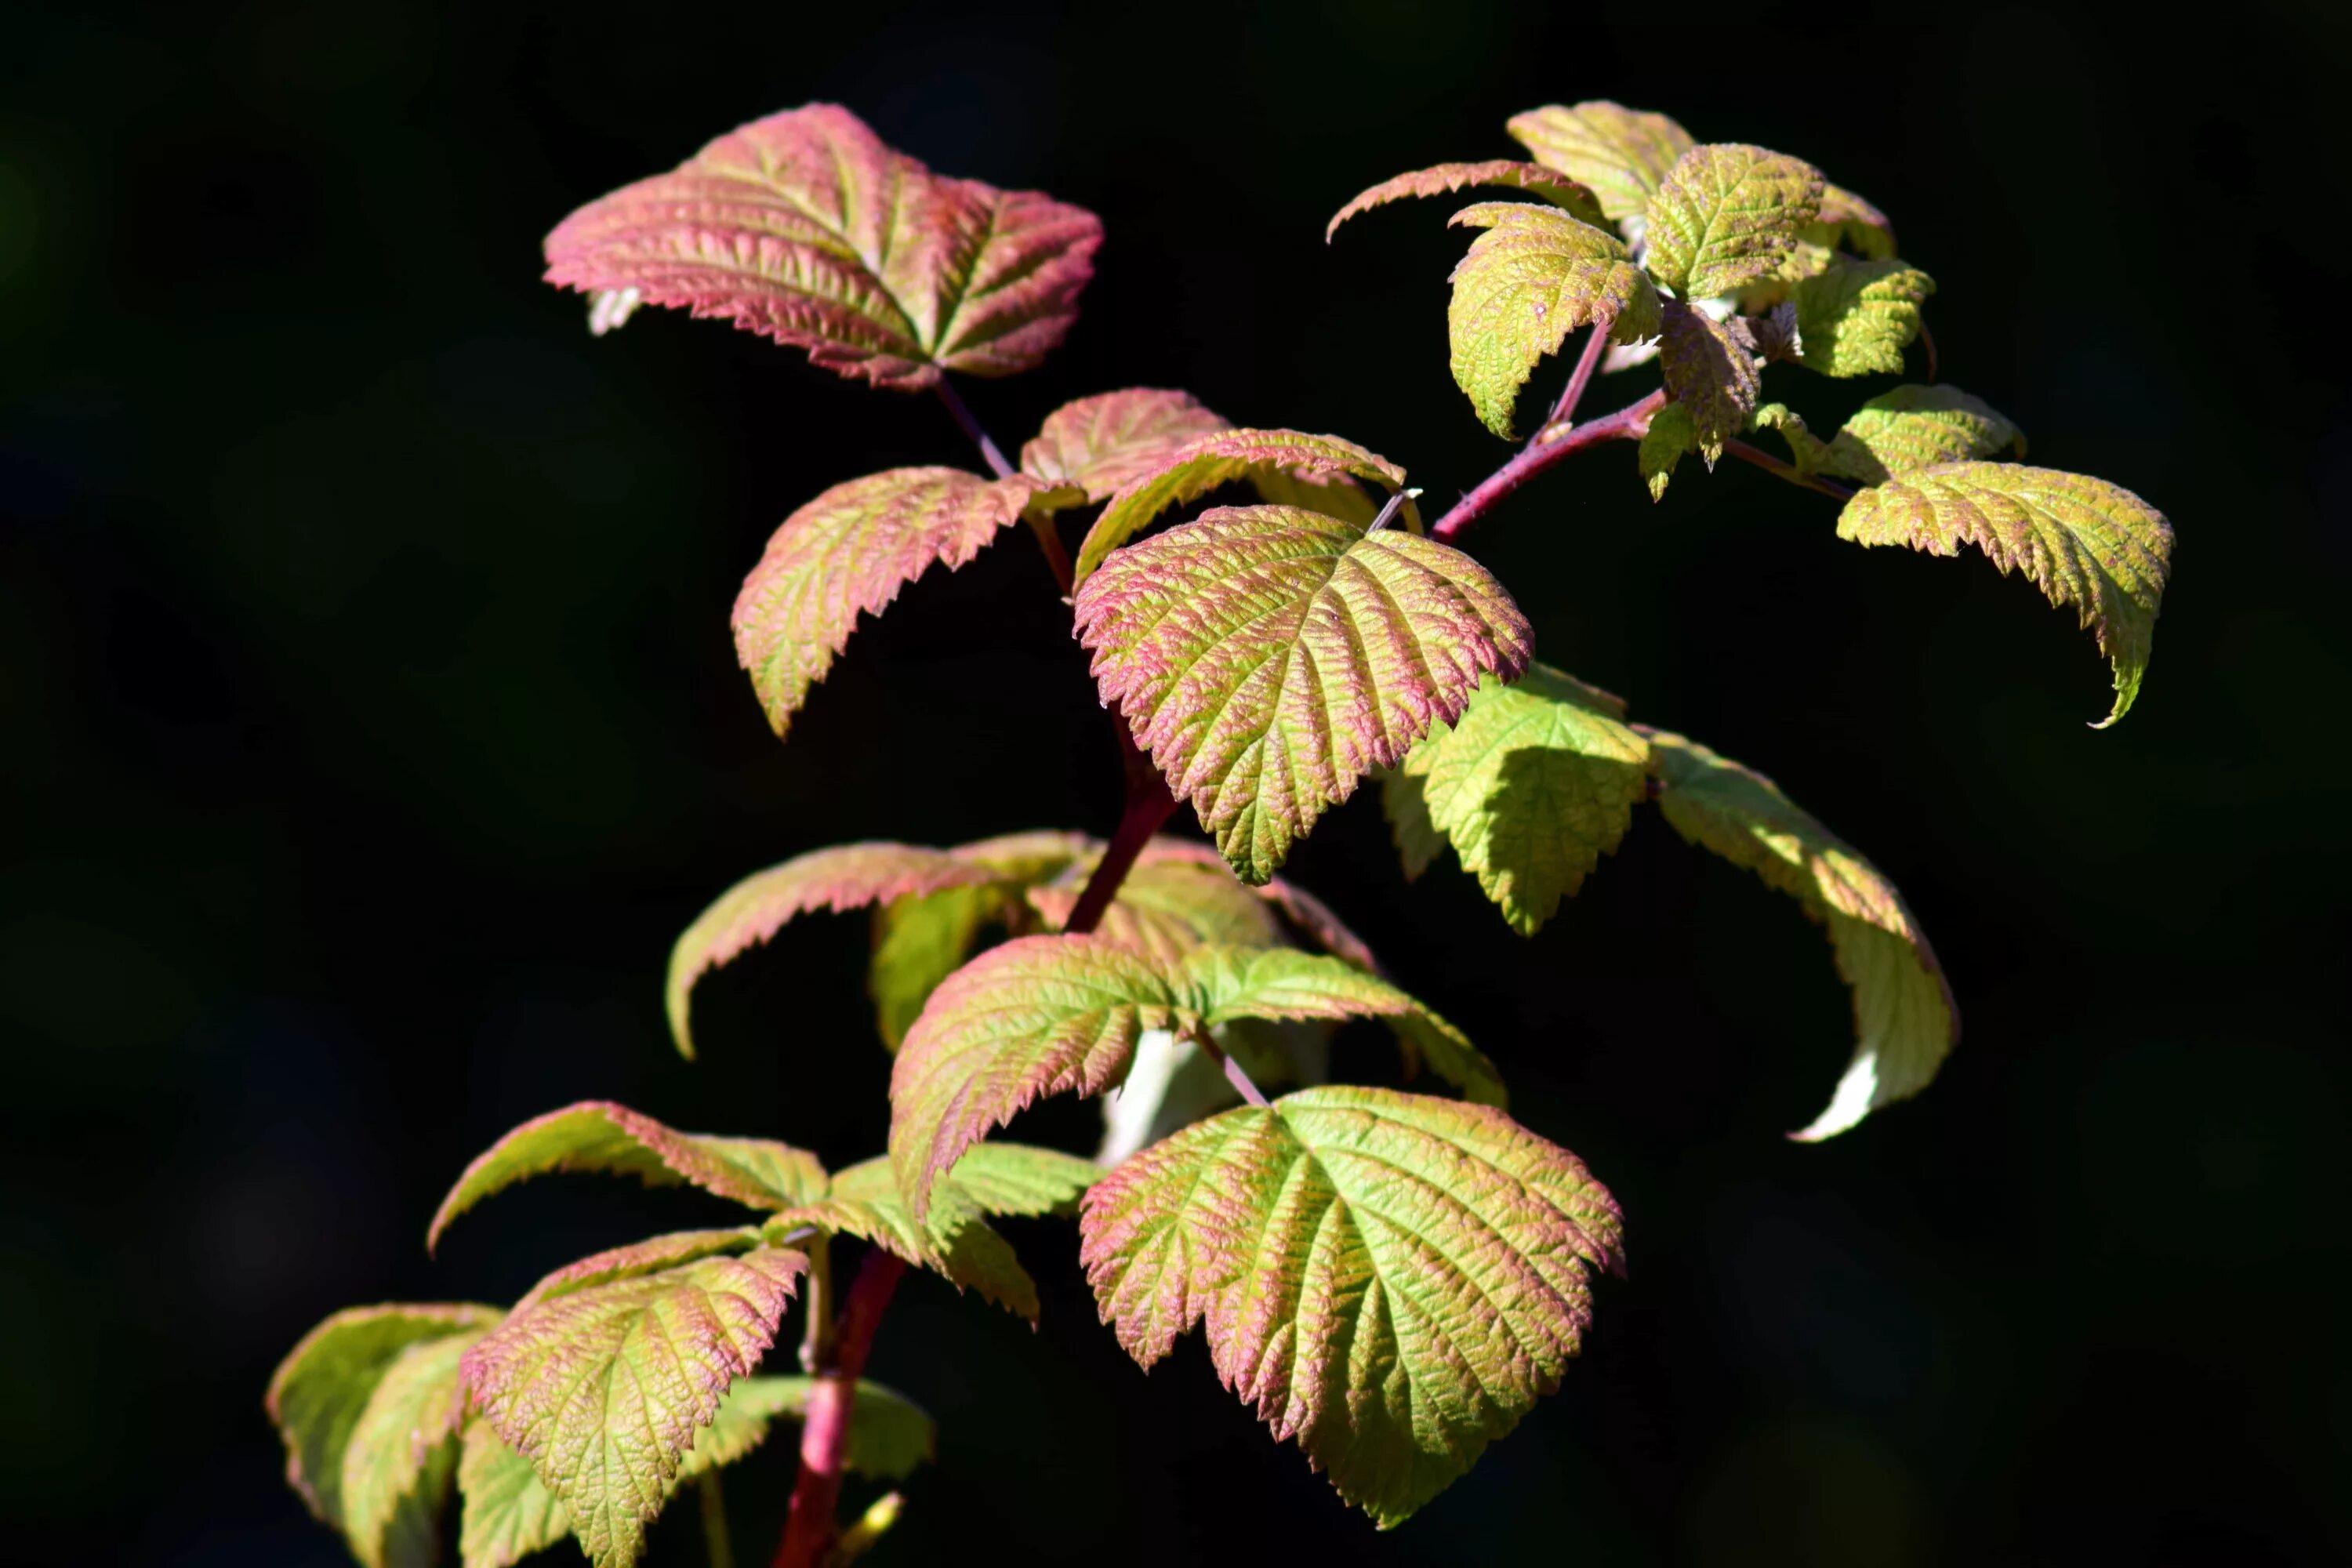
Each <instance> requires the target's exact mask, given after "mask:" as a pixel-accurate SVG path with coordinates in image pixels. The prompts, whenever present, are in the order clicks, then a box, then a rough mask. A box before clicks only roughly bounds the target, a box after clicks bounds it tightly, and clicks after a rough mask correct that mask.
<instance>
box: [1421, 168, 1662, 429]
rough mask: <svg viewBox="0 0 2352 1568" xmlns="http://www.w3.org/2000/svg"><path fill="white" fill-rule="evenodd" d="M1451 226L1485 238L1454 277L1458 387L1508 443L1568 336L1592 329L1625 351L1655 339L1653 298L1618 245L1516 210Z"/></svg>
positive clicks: (1564, 221)
mask: <svg viewBox="0 0 2352 1568" xmlns="http://www.w3.org/2000/svg"><path fill="white" fill-rule="evenodd" d="M1447 221H1448V222H1450V223H1456V224H1469V225H1472V226H1476V227H1479V228H1483V229H1485V230H1486V233H1484V234H1482V235H1480V236H1479V237H1477V238H1476V239H1475V240H1472V241H1471V242H1470V249H1469V252H1468V254H1466V255H1465V256H1464V257H1463V258H1462V260H1461V263H1460V264H1459V265H1458V266H1456V267H1455V268H1454V273H1453V279H1452V280H1453V284H1454V299H1453V302H1452V303H1451V304H1450V305H1448V306H1447V307H1446V312H1445V322H1446V331H1447V334H1448V336H1449V338H1450V340H1451V342H1452V343H1453V353H1454V361H1453V363H1454V383H1455V384H1457V385H1458V386H1460V387H1461V388H1462V390H1463V392H1464V393H1465V395H1467V396H1468V397H1469V399H1470V406H1471V407H1472V408H1474V409H1475V410H1476V411H1477V415H1478V417H1479V419H1480V420H1481V421H1483V422H1484V423H1485V425H1486V428H1487V429H1489V430H1492V431H1493V432H1494V433H1495V434H1496V435H1497V436H1500V437H1503V438H1504V439H1505V440H1509V439H1510V438H1511V412H1512V409H1513V407H1514V406H1515V405H1517V402H1518V396H1519V388H1520V387H1522V386H1524V385H1525V384H1527V379H1528V375H1529V374H1532V373H1533V372H1534V370H1535V367H1536V363H1537V362H1538V361H1539V360H1541V359H1542V358H1543V357H1544V356H1545V355H1546V354H1553V353H1559V345H1560V344H1561V343H1562V342H1565V341H1567V338H1568V334H1569V333H1570V331H1574V330H1575V329H1576V328H1578V327H1583V326H1591V327H1593V328H1595V329H1596V330H1601V331H1607V332H1608V333H1609V334H1610V336H1611V337H1612V338H1614V339H1615V340H1616V341H1617V342H1621V343H1630V342H1637V341H1638V340H1640V339H1643V338H1647V337H1652V336H1654V335H1655V334H1656V332H1657V331H1658V296H1657V291H1656V290H1655V289H1652V288H1651V286H1650V279H1649V276H1648V275H1647V274H1646V273H1644V272H1643V270H1642V269H1641V268H1639V267H1637V266H1635V265H1634V264H1633V258H1632V257H1631V255H1630V253H1628V252H1627V250H1626V249H1625V247H1624V246H1623V245H1622V244H1620V243H1619V242H1618V240H1617V237H1615V236H1614V235H1612V234H1609V233H1607V232H1606V231H1604V230H1602V229H1598V228H1595V227H1593V226H1591V224H1588V223H1580V222H1579V221H1578V220H1577V219H1575V218H1573V217H1570V216H1568V215H1567V214H1566V213H1562V212H1557V211H1554V210H1553V209H1552V208H1550V207H1538V206H1530V205H1527V204H1525V203H1521V202H1481V203H1479V204H1477V205H1475V206H1467V207H1465V208H1463V209H1462V210H1461V211H1460V212H1458V213H1455V214H1454V216H1453V217H1452V218H1450V219H1448V220H1447Z"/></svg>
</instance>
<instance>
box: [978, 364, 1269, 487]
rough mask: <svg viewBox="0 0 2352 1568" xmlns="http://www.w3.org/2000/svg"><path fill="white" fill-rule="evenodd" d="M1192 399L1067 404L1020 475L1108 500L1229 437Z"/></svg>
mask: <svg viewBox="0 0 2352 1568" xmlns="http://www.w3.org/2000/svg"><path fill="white" fill-rule="evenodd" d="M1226 427H1227V426H1226V423H1225V421H1224V420H1223V418H1221V417H1219V416H1217V415H1215V414H1214V413H1212V412H1211V411H1210V410H1209V409H1207V408H1205V407H1203V406H1202V405H1201V402H1200V400H1199V399H1198V398H1196V397H1194V396H1193V395H1192V394H1191V393H1189V392H1171V391H1166V390H1163V389H1161V388H1158V387H1150V386H1131V387H1129V388H1128V389H1127V390H1126V391H1124V392H1106V393H1102V394H1100V395H1097V396H1094V397H1081V398H1079V399H1078V400H1077V401H1076V403H1066V404H1064V405H1062V406H1061V407H1059V408H1056V409H1055V410H1054V412H1053V413H1051V414H1049V415H1047V416H1045V424H1044V425H1043V426H1039V427H1038V431H1037V435H1036V437H1035V439H1034V440H1032V441H1031V442H1030V443H1029V444H1028V445H1027V446H1025V447H1022V448H1021V471H1022V472H1023V473H1024V474H1026V475H1028V476H1029V477H1030V478H1031V479H1034V480H1036V481H1037V482H1038V483H1039V484H1040V485H1045V486H1049V487H1055V488H1062V489H1078V490H1082V491H1084V492H1085V495H1086V499H1087V500H1089V501H1099V500H1109V499H1110V497H1111V494H1112V492H1114V491H1115V490H1117V489H1118V488H1119V487H1120V486H1121V485H1125V484H1128V483H1129V482H1131V481H1133V480H1135V479H1141V478H1142V477H1144V476H1145V475H1147V474H1150V473H1153V472H1155V471H1157V470H1158V469H1159V468H1160V467H1161V466H1162V465H1163V464H1164V463H1165V462H1166V461H1167V460H1168V459H1169V458H1171V457H1172V456H1173V455H1174V454H1175V453H1176V452H1177V451H1178V450H1179V449H1180V448H1181V447H1183V446H1184V445H1185V444H1186V443H1187V442H1190V441H1193V440H1196V439H1198V438H1199V437H1202V436H1206V435H1209V434H1211V433H1213V432H1214V431H1218V430H1223V429H1225V428H1226Z"/></svg>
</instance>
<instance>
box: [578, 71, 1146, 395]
mask: <svg viewBox="0 0 2352 1568" xmlns="http://www.w3.org/2000/svg"><path fill="white" fill-rule="evenodd" d="M1101 243H1102V224H1101V222H1100V221H1099V220H1098V219H1097V218H1096V216H1094V215H1093V214H1092V213H1090V212H1087V211H1086V210H1084V209H1083V208H1080V207H1073V206H1066V205H1063V204H1062V203H1060V202H1056V201H1052V200H1049V199H1047V198H1046V197H1045V196H1043V195H1038V194H1037V193H1036V192H1034V191H1000V190H997V189H995V188H994V187H992V186H990V185H984V184H981V183H980V182H979V181H977V180H955V179H948V178H945V177H943V176H940V175H938V174H932V173H931V172H930V171H929V169H927V168H925V167H924V166H923V165H922V164H921V163H918V162H916V161H915V160H914V159H912V158H910V157H908V156H907V155H906V154H905V153H900V152H898V151H895V150H894V149H892V148H890V147H888V146H886V145H884V143H883V142H882V141H881V139H880V138H878V137H877V136H876V135H875V134H874V132H872V131H870V130H868V129H867V128H866V123H865V121H861V120H859V119H858V118H857V116H856V115H854V114H852V113H850V112H849V111H848V110H845V109H843V108H840V107H839V106H838V105H835V104H830V103H813V104H809V105H807V106H805V107H803V108H800V109H795V110H787V111H786V112H784V113H782V114H772V115H770V116H768V117H767V118H766V119H764V120H760V121H753V122H752V123H751V124H749V125H745V126H742V127H740V129H738V130H735V131H732V132H729V133H728V134H727V135H724V136H721V137H719V139H718V140H717V141H715V142H711V143H710V144H709V146H707V147H705V148H703V149H702V151H701V152H699V153H696V154H695V155H694V156H693V157H691V158H689V159H688V160H687V161H686V162H685V163H682V164H680V165H679V166H678V167H677V169H676V170H674V171H672V172H671V173H669V174H656V175H655V176H654V177H653V178H651V179H647V180H639V181H638V182H637V183H636V184H632V185H627V186H624V187H623V188H622V189H620V190H617V191H614V192H613V193H612V194H611V195H605V196H602V197H599V198H598V199H597V200H595V201H593V202H591V203H589V204H588V205H586V206H584V207H582V208H581V209H580V210H579V211H577V212H575V213H573V214H572V216H570V217H567V218H565V219H564V220H563V222H562V224H560V225H558V226H557V227H556V229H555V232H554V233H552V234H551V235H549V236H548V237H547V280H548V281H549V282H551V283H555V284H559V285H562V286H564V287H568V288H572V289H579V290H580V291H581V292H582V293H584V294H593V295H599V296H602V295H607V294H622V295H624V296H625V299H626V300H627V301H628V304H627V306H626V308H625V309H623V310H620V311H619V312H618V314H619V315H620V316H622V317H625V315H626V313H627V309H633V308H634V307H635V304H636V303H637V302H638V301H640V300H641V301H642V302H644V303H646V304H649V305H667V306H674V307H677V308H678V309H682V310H691V311H693V313H694V314H695V315H697V316H716V317H719V318H721V319H723V320H727V321H733V322H734V323H735V324H736V325H737V326H739V327H740V328H742V329H743V330H745V331H753V332H758V333H760V334H761V335H762V336H765V337H770V338H773V339H774V340H775V341H776V342H781V343H785V344H789V345H792V346H794V347H799V348H804V349H806V350H808V351H809V358H810V359H811V361H812V362H814V363H816V364H819V365H822V366H824V368H825V369H827V370H830V371H834V372H835V373H836V374H841V375H845V376H853V377H862V378H864V379H865V380H866V381H869V382H871V383H873V384H875V385H877V386H891V387H897V388H898V389H900V390H903V391H908V392H919V391H923V390H925V389H926V388H928V387H929V386H931V385H933V384H936V383H937V382H938V381H939V379H940V371H941V370H943V369H945V370H957V371H963V372H965V373H967V374H972V375H1009V374H1013V373H1014V372H1016V371H1024V370H1027V369H1029V368H1030V367H1031V366H1033V365H1034V364H1035V363H1038V361H1040V360H1042V359H1043V358H1044V357H1045V354H1046V353H1048V352H1049V351H1050V350H1052V349H1053V347H1054V346H1055V344H1056V343H1058V342H1061V341H1062V335H1063V334H1064V333H1065V332H1066V331H1069V327H1070V323H1071V322H1072V321H1075V320H1076V317H1077V313H1078V312H1077V297H1078V293H1079V291H1080V290H1081V289H1084V288H1085V287H1086V285H1087V279H1088V278H1089V277H1090V276H1091V275H1092V274H1093V271H1094V264H1093V256H1094V252H1095V248H1096V247H1097V246H1099V245H1100V244H1101ZM614 319H615V318H614V316H610V315H600V316H599V317H598V318H597V320H598V321H600V322H602V323H604V324H605V325H609V324H612V323H613V322H614ZM597 330H599V331H601V330H603V325H600V326H599V327H598V328H597Z"/></svg>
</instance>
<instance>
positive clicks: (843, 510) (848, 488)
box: [730, 468, 1039, 735]
mask: <svg viewBox="0 0 2352 1568" xmlns="http://www.w3.org/2000/svg"><path fill="white" fill-rule="evenodd" d="M1038 488H1039V487H1038V486H1037V485H1036V484H1035V482H1034V481H1033V480H1030V479H1023V478H1019V477H1017V476H1016V477H1015V478H1013V479H982V478H981V477H980V476H979V475H977V474H968V473H965V472H964V471H963V470H962V469H961V468H891V469H888V470H887V471H885V472H883V473H879V474H868V475H867V476H866V478H864V479H851V480H850V481H849V482H848V483H846V484H839V485H835V486H834V487H833V489H829V490H827V491H825V492H824V494H823V495H821V496H819V497H817V498H816V500H813V501H811V502H809V503H808V505H806V506H804V507H803V508H801V509H800V510H798V511H796V512H794V513H793V515H792V516H790V517H788V518H786V519H784V523H783V526H782V528H779V529H777V530H776V531H775V535H774V537H772V538H771V539H770V540H769V541H768V549H767V552H766V553H765V554H763V555H762V556H761V557H760V563H759V564H758V565H757V566H755V567H753V568H752V569H751V575H750V576H748V577H746V578H744V579H743V590H742V592H741V593H740V594H739V595H736V599H735V613H734V617H733V620H732V621H731V623H730V624H731V625H732V626H733V627H734V629H735V653H736V658H738V659H739V660H740V663H741V664H742V666H743V668H745V669H746V670H748V671H750V672H751V687H752V689H753V690H754V691H756V692H758V693H759V697H760V706H761V708H763V709H764V710H766V711H767V715H768V722H769V723H770V724H772V725H773V726H774V727H775V731H776V733H777V734H779V735H782V734H783V733H784V732H785V731H786V730H788V729H790V728H791V726H792V719H793V714H794V713H795V712H797V711H798V710H799V709H800V706H801V704H802V703H803V702H805V701H806V700H808V692H809V688H810V687H812V686H814V685H815V684H816V683H817V682H818V681H820V680H823V679H824V676H825V672H826V671H827V670H829V669H831V668H833V661H834V659H835V657H836V656H838V655H839V654H840V652H841V650H842V649H843V648H844V647H847V646H848V644H849V634H850V633H851V632H853V631H855V630H856V627H857V617H858V616H860V615H861V614H864V615H878V614H879V613H881V611H882V609H883V608H884V607H885V606H886V605H888V604H889V603H890V601H891V600H893V599H895V598H897V597H898V590H899V589H901V588H903V587H905V586H906V585H907V584H909V583H911V582H913V581H914V580H915V579H916V578H918V577H919V576H921V575H922V574H924V573H925V572H927V571H929V570H930V568H931V567H932V566H934V565H938V564H942V563H944V564H945V565H946V566H947V568H948V569H949V570H950V571H953V570H954V569H955V568H957V567H959V566H961V565H962V564H963V563H965V562H967V561H970V560H971V558H972V557H973V556H974V555H977V554H979V553H980V550H981V547H982V545H984V544H986V543H987V542H989V541H990V540H992V539H993V538H995V537H996V534H997V532H998V531H1000V530H1002V529H1004V528H1007V527H1010V526H1011V525H1012V524H1013V522H1014V521H1018V519H1019V518H1020V516H1021V509H1022V508H1023V507H1024V506H1026V505H1028V504H1029V501H1030V499H1031V497H1032V496H1034V494H1035V493H1036V491H1037V489H1038Z"/></svg>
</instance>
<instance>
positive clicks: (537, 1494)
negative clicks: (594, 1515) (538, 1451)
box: [457, 1421, 572, 1568]
mask: <svg viewBox="0 0 2352 1568" xmlns="http://www.w3.org/2000/svg"><path fill="white" fill-rule="evenodd" d="M457 1490H458V1492H459V1493H460V1494H461V1495H462V1496H463V1498H464V1500H465V1502H464V1506H463V1508H462V1509H461V1510H459V1513H458V1519H457V1555H458V1558H459V1560H460V1561H461V1562H462V1563H464V1564H465V1568H512V1564H514V1563H520V1562H521V1561H522V1560H523V1559H524V1558H526V1557H528V1556H530V1554H531V1553H532V1552H544V1551H546V1550H547V1549H548V1548H549V1547H551V1546H553V1545H555V1544H556V1543H557V1542H561V1541H562V1539H563V1538H564V1537H565V1536H567V1535H569V1534H571V1533H572V1516H571V1514H569V1513H567V1512H566V1511H565V1510H564V1507H563V1504H562V1502H561V1501H560V1500H558V1499H557V1498H556V1495H555V1494H554V1493H553V1492H551V1491H549V1490H548V1489H547V1483H545V1482H544V1481H542V1480H541V1479H539V1472H538V1471H537V1470H534V1469H532V1468H530V1460H529V1459H526V1458H523V1457H522V1456H521V1455H520V1454H519V1453H517V1452H515V1450H514V1449H513V1448H511V1447H508V1446H507V1442H506V1439H504V1438H503V1437H500V1436H499V1434H498V1429H497V1428H496V1427H494V1426H491V1425H490V1424H489V1423H488V1422H487V1421H472V1422H468V1423H467V1426H466V1437H465V1447H464V1451H463V1452H462V1454H461V1455H460V1456H459V1458H458V1460H457Z"/></svg>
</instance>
